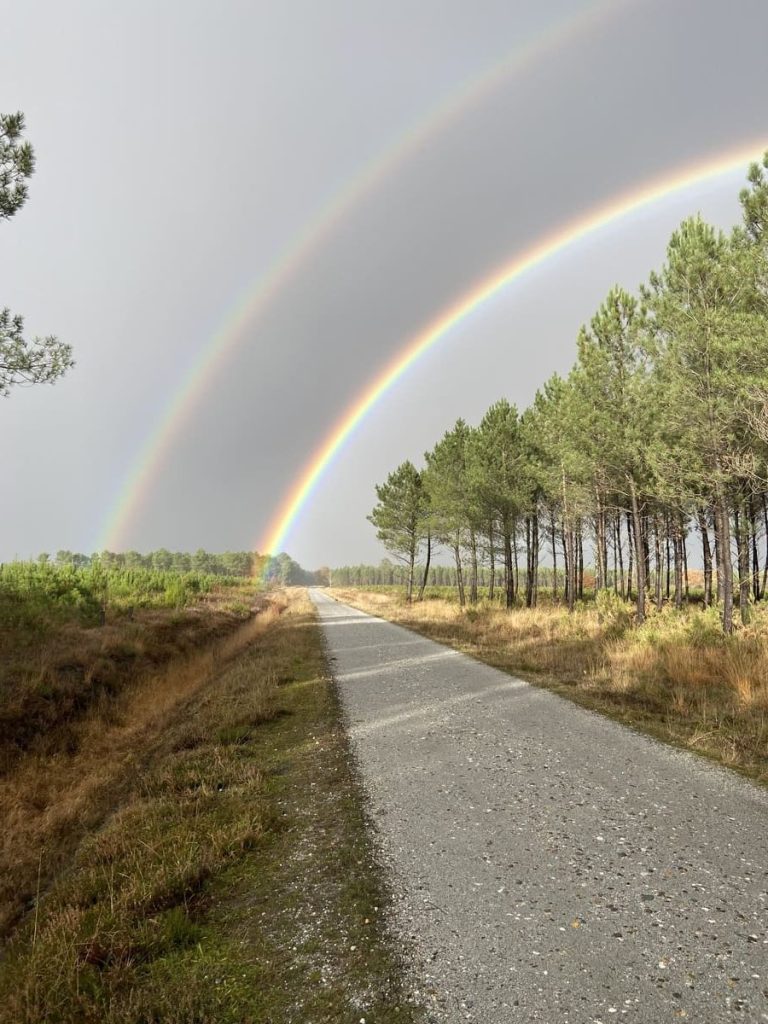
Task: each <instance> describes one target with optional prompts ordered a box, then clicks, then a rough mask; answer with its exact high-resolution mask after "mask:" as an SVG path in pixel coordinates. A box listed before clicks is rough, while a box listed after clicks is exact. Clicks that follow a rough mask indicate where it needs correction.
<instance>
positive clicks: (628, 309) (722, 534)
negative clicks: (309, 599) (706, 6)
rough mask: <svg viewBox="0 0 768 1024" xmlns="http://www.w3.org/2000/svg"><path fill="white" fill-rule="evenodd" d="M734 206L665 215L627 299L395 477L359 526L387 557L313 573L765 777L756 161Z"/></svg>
mask: <svg viewBox="0 0 768 1024" xmlns="http://www.w3.org/2000/svg"><path fill="white" fill-rule="evenodd" d="M740 198H741V206H742V211H743V222H742V224H741V225H740V226H738V227H737V228H735V229H734V230H733V232H732V233H731V234H730V235H725V234H723V233H722V232H720V231H718V230H716V229H715V228H713V227H711V226H710V225H708V224H706V223H705V222H704V221H702V220H701V219H700V218H698V217H695V218H692V219H689V220H686V221H685V222H684V223H683V224H682V225H681V226H680V228H679V229H678V230H677V231H675V233H674V234H673V235H672V238H671V240H670V242H669V245H668V248H667V252H666V259H665V261H664V264H663V266H662V267H661V269H659V270H658V271H655V272H653V273H652V274H651V275H650V276H649V279H648V281H647V283H646V284H645V285H643V286H642V287H641V288H640V291H639V294H638V295H636V296H635V295H631V294H629V293H628V292H627V291H625V290H624V289H622V288H620V287H614V288H612V289H611V290H610V292H609V294H608V296H607V298H606V299H605V301H604V303H603V304H602V305H601V307H600V308H599V309H598V311H597V312H596V314H595V316H594V317H593V319H592V320H591V322H590V323H589V324H588V325H587V326H584V327H583V328H582V329H581V331H580V332H579V334H578V338H577V358H576V362H575V365H574V366H573V369H572V370H571V372H570V373H569V374H568V375H567V376H566V377H561V376H557V375H556V376H553V377H552V378H551V379H550V380H548V381H547V382H546V383H545V384H544V386H543V387H542V388H541V389H540V390H539V392H538V393H537V394H536V396H535V398H534V401H533V403H532V405H531V406H530V408H528V409H526V410H524V411H523V412H522V413H520V412H519V411H518V410H517V409H516V408H515V407H514V406H513V405H511V404H510V403H509V402H508V401H507V400H505V399H502V400H500V401H498V402H497V403H496V404H495V405H493V406H491V408H490V409H489V410H488V412H487V413H486V415H485V416H484V417H483V419H482V420H481V422H480V423H479V424H478V425H477V426H470V425H468V424H467V423H466V422H464V421H463V420H459V421H458V422H457V423H456V424H455V426H454V427H453V428H452V429H450V430H448V431H447V432H446V434H445V435H444V436H443V437H442V438H441V439H440V440H439V441H438V442H437V444H436V445H435V447H434V448H433V449H432V450H431V451H429V452H427V453H426V454H425V459H424V464H423V466H422V467H421V468H417V467H416V466H415V465H414V464H413V463H412V462H410V461H407V462H404V463H402V464H401V465H400V466H398V467H397V469H395V470H394V471H393V472H392V473H391V474H390V475H389V477H388V478H387V480H386V481H385V482H384V483H382V484H381V485H380V486H378V487H377V488H376V493H377V498H378V500H377V503H376V506H375V508H374V509H373V511H372V513H371V515H370V517H369V518H370V520H371V522H372V523H373V525H374V526H375V527H376V530H377V534H378V537H379V539H380V540H381V541H382V542H383V543H384V544H385V546H386V547H387V548H388V550H389V551H390V552H391V553H392V554H393V555H394V556H395V557H396V558H397V559H398V560H399V562H400V564H399V565H395V564H393V563H391V562H389V561H388V560H385V561H384V562H382V564H381V565H380V566H377V567H373V566H347V567H344V568H341V569H336V570H334V572H333V581H334V584H335V585H337V586H341V587H343V586H345V585H348V586H349V585H351V586H357V587H363V588H366V587H367V588H368V589H369V590H370V589H371V588H372V587H375V588H376V593H374V594H367V595H365V594H361V593H360V592H359V591H349V592H348V595H347V596H349V598H350V599H351V600H353V601H354V602H355V603H359V604H362V605H363V606H364V607H366V608H371V609H376V610H377V611H379V613H383V614H385V615H389V616H391V617H392V618H395V619H397V620H398V621H401V622H403V623H405V624H407V625H411V626H413V627H415V628H417V629H420V630H422V631H424V632H426V633H428V634H429V635H430V636H433V637H435V638H436V639H440V640H443V641H445V642H449V643H455V644H456V645H458V646H460V647H462V648H463V649H466V650H469V651H471V652H472V653H474V654H476V655H477V656H479V657H481V658H483V659H485V660H487V661H490V662H492V663H493V664H497V665H499V666H500V667H503V668H506V669H509V670H514V671H516V672H522V673H524V674H525V673H527V674H528V675H529V676H530V677H531V678H533V679H534V680H536V681H539V682H542V683H544V684H545V685H549V686H553V687H555V688H557V689H559V690H560V691H561V692H565V693H568V694H569V695H571V696H573V697H575V698H576V699H577V700H580V701H582V702H584V703H587V704H590V706H593V707H599V708H601V709H603V710H606V711H608V712H610V713H612V714H614V715H617V716H618V717H620V718H622V719H623V720H625V721H629V722H633V723H634V724H636V725H639V726H641V727H643V728H646V729H649V730H651V731H652V732H655V733H656V734H657V735H661V736H664V737H666V738H668V739H673V740H675V741H679V742H682V743H685V744H686V745H688V746H690V747H692V748H694V749H697V750H700V751H704V752H706V753H708V754H711V755H712V756H715V757H718V758H719V759H721V760H724V761H726V762H728V763H730V764H733V765H735V766H738V767H741V768H742V769H744V770H747V771H749V772H750V773H751V774H753V775H756V776H758V777H760V778H762V779H764V780H765V779H766V778H768V726H766V713H767V712H768V601H766V598H768V154H767V155H766V157H765V159H764V160H763V163H762V165H754V166H753V167H752V168H750V171H749V178H748V185H747V187H746V188H745V189H744V190H743V191H742V193H741V196H740ZM437 549H442V550H443V551H446V552H448V553H449V554H450V556H451V560H452V563H453V564H452V565H451V566H450V567H448V566H445V565H435V562H434V555H435V551H436V550H437ZM398 582H399V583H401V585H402V586H403V588H404V594H403V595H402V596H398V595H397V594H396V593H395V592H394V590H393V584H395V583H398ZM451 587H452V589H451ZM342 593H344V592H343V591H342ZM414 598H417V599H424V600H416V601H414V600H413V599H414ZM736 612H738V615H737V614H736Z"/></svg>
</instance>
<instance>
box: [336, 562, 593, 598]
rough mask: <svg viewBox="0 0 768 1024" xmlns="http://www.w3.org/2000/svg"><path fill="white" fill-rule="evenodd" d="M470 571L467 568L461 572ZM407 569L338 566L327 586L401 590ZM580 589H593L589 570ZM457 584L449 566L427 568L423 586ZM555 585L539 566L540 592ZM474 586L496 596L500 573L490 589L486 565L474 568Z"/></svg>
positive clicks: (522, 574) (549, 573)
mask: <svg viewBox="0 0 768 1024" xmlns="http://www.w3.org/2000/svg"><path fill="white" fill-rule="evenodd" d="M418 569H419V578H420V579H422V578H423V572H424V567H423V566H419V567H418ZM469 569H470V566H469V565H468V564H467V565H465V566H464V571H465V572H466V571H467V570H469ZM408 573H409V568H408V566H407V565H398V563H397V562H390V561H389V559H387V558H384V559H382V561H381V562H380V563H379V564H378V565H342V566H339V568H337V569H334V570H333V571H332V573H331V583H332V584H334V585H335V586H337V587H392V586H397V587H405V586H407V584H408ZM583 578H584V586H585V587H586V588H587V590H589V588H591V587H594V584H595V574H594V572H593V571H592V569H590V568H586V569H584V572H583ZM457 582H458V576H457V572H456V567H455V566H453V565H434V564H432V565H430V566H429V569H428V570H427V574H426V586H428V587H455V586H456V585H457ZM520 582H521V584H522V585H523V586H525V570H520ZM555 583H556V578H555V573H554V571H553V569H552V568H551V567H548V566H543V565H540V566H539V567H538V586H539V587H540V588H545V589H546V588H552V587H553V586H554V585H555ZM477 584H478V587H481V588H483V589H484V590H491V589H492V590H494V591H497V592H500V591H501V589H502V588H503V585H504V573H503V571H501V570H497V571H495V574H494V580H493V588H491V571H490V569H489V568H488V567H487V565H482V564H480V565H478V567H477Z"/></svg>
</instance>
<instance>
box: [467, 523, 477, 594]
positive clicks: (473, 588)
mask: <svg viewBox="0 0 768 1024" xmlns="http://www.w3.org/2000/svg"><path fill="white" fill-rule="evenodd" d="M469 550H470V555H471V564H470V573H471V575H470V577H469V603H470V604H477V536H476V534H475V531H474V530H470V531H469Z"/></svg>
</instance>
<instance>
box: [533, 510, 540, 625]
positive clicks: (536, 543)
mask: <svg viewBox="0 0 768 1024" xmlns="http://www.w3.org/2000/svg"><path fill="white" fill-rule="evenodd" d="M531 569H532V572H533V586H532V588H531V604H532V605H533V607H534V608H535V607H536V605H537V604H538V603H539V513H538V512H534V513H533V565H532V567H531Z"/></svg>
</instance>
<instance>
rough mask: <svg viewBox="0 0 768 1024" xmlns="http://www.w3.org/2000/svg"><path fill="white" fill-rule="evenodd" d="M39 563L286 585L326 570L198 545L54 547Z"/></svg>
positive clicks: (310, 580) (317, 577) (286, 558)
mask: <svg viewBox="0 0 768 1024" xmlns="http://www.w3.org/2000/svg"><path fill="white" fill-rule="evenodd" d="M37 561H38V563H52V564H54V565H58V566H64V565H71V566H74V568H76V569H82V568H88V567H90V566H93V565H100V566H101V567H102V568H103V569H151V570H154V571H155V572H177V573H190V572H193V573H202V574H204V575H206V576H258V577H260V578H262V579H264V580H265V581H266V582H275V583H280V584H283V585H286V586H289V585H303V586H306V585H312V584H314V583H317V582H326V581H327V572H328V570H327V569H326V570H323V569H321V570H318V572H309V571H308V570H306V569H303V568H302V567H301V566H300V565H299V563H298V562H296V561H294V560H293V559H292V558H291V557H290V555H287V554H285V552H282V553H281V554H279V555H275V556H268V555H260V554H259V553H258V552H256V551H224V552H223V553H221V554H214V553H213V552H210V551H203V549H202V548H199V549H198V550H197V551H195V552H193V553H191V554H190V553H189V552H187V551H169V550H168V549H167V548H159V549H158V550H157V551H150V552H148V553H147V554H142V553H141V552H139V551H125V552H114V551H100V552H98V553H95V554H91V555H84V554H81V553H79V552H76V551H57V552H56V554H55V555H54V556H51V555H49V554H42V555H40V556H39V557H38V559H37Z"/></svg>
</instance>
